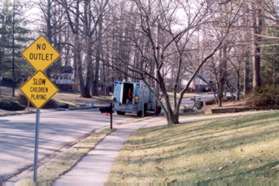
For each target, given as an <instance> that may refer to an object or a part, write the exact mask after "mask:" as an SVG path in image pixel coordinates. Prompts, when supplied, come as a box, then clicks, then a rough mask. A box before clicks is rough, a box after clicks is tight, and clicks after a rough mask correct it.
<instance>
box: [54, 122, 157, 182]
mask: <svg viewBox="0 0 279 186" xmlns="http://www.w3.org/2000/svg"><path fill="white" fill-rule="evenodd" d="M158 119H159V118H153V119H151V118H147V119H144V120H140V121H137V122H136V123H133V124H125V125H121V126H117V131H116V132H114V133H112V134H111V135H109V136H107V137H106V138H105V139H104V140H103V141H102V142H100V143H99V144H98V145H97V146H96V148H95V149H94V150H92V151H91V152H90V153H89V154H88V155H87V156H85V157H84V158H83V159H82V160H81V161H80V162H79V163H78V164H77V165H76V167H74V168H73V169H72V170H71V171H69V172H68V173H66V174H65V175H63V176H62V177H60V178H59V179H58V180H57V181H56V182H55V183H54V186H65V185H67V186H68V185H70V186H76V185H79V186H88V185H90V186H95V185H96V186H101V185H104V184H105V182H106V181H107V179H108V176H109V173H110V170H111V168H112V165H113V162H114V160H115V159H116V157H117V155H118V153H119V151H120V150H121V148H122V147H123V145H124V143H125V141H126V140H127V139H128V137H129V136H130V135H131V134H132V133H134V132H135V131H136V130H137V129H139V128H142V127H145V126H147V125H148V126H151V125H154V124H156V123H157V122H156V121H158ZM159 121H160V119H159ZM158 124H159V123H158Z"/></svg>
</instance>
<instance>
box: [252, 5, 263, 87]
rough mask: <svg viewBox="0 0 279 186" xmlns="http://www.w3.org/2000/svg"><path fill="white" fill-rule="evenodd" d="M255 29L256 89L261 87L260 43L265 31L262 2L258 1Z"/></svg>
mask: <svg viewBox="0 0 279 186" xmlns="http://www.w3.org/2000/svg"><path fill="white" fill-rule="evenodd" d="M253 27H254V34H253V38H254V49H253V50H254V58H253V88H254V89H256V88H258V87H260V86H261V84H262V82H261V48H260V42H261V37H260V36H259V35H261V34H262V30H263V28H262V27H263V15H262V0H258V1H257V2H256V5H255V6H254V15H253Z"/></svg>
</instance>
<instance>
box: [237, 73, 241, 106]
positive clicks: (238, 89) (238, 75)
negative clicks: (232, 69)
mask: <svg viewBox="0 0 279 186" xmlns="http://www.w3.org/2000/svg"><path fill="white" fill-rule="evenodd" d="M236 76H237V77H236V78H237V90H236V100H237V101H239V100H240V91H241V90H240V70H237V74H236Z"/></svg>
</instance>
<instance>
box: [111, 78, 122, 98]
mask: <svg viewBox="0 0 279 186" xmlns="http://www.w3.org/2000/svg"><path fill="white" fill-rule="evenodd" d="M121 92H122V82H121V81H115V82H114V90H113V97H114V101H115V102H116V103H122V100H121V99H122V96H121Z"/></svg>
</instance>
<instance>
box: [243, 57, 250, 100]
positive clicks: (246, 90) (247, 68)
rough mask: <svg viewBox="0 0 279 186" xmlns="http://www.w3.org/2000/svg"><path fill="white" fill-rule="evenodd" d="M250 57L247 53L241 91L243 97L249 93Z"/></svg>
mask: <svg viewBox="0 0 279 186" xmlns="http://www.w3.org/2000/svg"><path fill="white" fill-rule="evenodd" d="M249 64H250V57H249V53H248V52H247V56H246V59H245V62H244V83H243V86H244V87H243V89H244V95H247V94H248V93H249V92H250V86H249V85H250V78H249V77H250V65H249Z"/></svg>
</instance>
